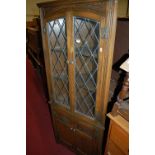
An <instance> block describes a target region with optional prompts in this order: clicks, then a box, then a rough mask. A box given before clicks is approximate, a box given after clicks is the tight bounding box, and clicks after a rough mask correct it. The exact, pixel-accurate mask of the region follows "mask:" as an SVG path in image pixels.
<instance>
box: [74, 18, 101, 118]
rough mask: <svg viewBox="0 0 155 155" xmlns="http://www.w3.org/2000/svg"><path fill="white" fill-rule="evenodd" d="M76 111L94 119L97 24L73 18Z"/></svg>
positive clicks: (97, 41)
mask: <svg viewBox="0 0 155 155" xmlns="http://www.w3.org/2000/svg"><path fill="white" fill-rule="evenodd" d="M74 39H75V41H74V49H75V60H76V65H75V73H76V74H75V86H76V111H77V112H80V113H82V114H84V115H86V116H89V117H92V118H93V117H94V114H95V104H96V81H97V70H98V49H99V23H98V22H96V21H94V20H90V19H87V18H80V17H74Z"/></svg>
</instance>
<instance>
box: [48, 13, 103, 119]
mask: <svg viewBox="0 0 155 155" xmlns="http://www.w3.org/2000/svg"><path fill="white" fill-rule="evenodd" d="M91 17H92V18H91ZM100 26H101V23H100V16H97V15H95V16H94V14H89V16H87V13H85V14H83V13H78V15H76V14H74V13H72V12H68V13H66V14H65V15H64V17H60V18H55V19H53V20H49V21H48V22H47V28H48V32H47V36H48V49H49V53H50V64H51V65H50V66H51V67H50V70H51V84H52V96H53V101H54V103H57V104H59V105H63V106H64V107H66V108H68V109H70V111H71V112H76V113H78V114H80V115H81V114H82V115H84V116H86V117H87V118H92V119H94V118H95V116H96V113H97V112H98V111H97V109H96V107H97V105H99V104H100V103H99V101H98V100H97V98H99V92H100V90H99V86H100V81H101V68H103V65H102V66H101V64H102V63H101V62H100V61H101V55H103V54H102V53H101V51H102V48H101V46H100V45H101V36H100V29H101V28H100ZM99 51H100V52H99Z"/></svg>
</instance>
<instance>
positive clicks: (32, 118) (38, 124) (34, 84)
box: [26, 58, 74, 155]
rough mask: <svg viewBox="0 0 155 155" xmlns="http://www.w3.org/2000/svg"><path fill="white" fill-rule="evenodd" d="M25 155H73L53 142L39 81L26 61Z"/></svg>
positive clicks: (47, 111) (45, 103)
mask: <svg viewBox="0 0 155 155" xmlns="http://www.w3.org/2000/svg"><path fill="white" fill-rule="evenodd" d="M26 155H74V153H72V152H71V151H69V150H68V149H67V148H66V147H64V146H63V145H61V144H57V143H56V142H55V138H54V134H53V129H52V124H51V119H50V113H49V109H48V104H47V102H46V99H45V97H44V92H43V87H42V85H41V80H40V77H39V75H38V74H37V72H36V70H34V68H33V67H32V64H31V62H30V60H29V59H28V58H27V60H26Z"/></svg>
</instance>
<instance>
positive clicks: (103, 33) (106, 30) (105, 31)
mask: <svg viewBox="0 0 155 155" xmlns="http://www.w3.org/2000/svg"><path fill="white" fill-rule="evenodd" d="M101 37H102V39H108V37H109V28H108V27H103V28H101Z"/></svg>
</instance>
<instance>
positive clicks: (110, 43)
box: [102, 0, 117, 124]
mask: <svg viewBox="0 0 155 155" xmlns="http://www.w3.org/2000/svg"><path fill="white" fill-rule="evenodd" d="M106 12H107V15H106V16H107V17H106V28H107V34H106V36H107V37H105V49H106V52H105V64H106V65H105V69H104V72H103V74H104V76H105V80H104V84H103V86H104V87H103V88H102V90H103V99H102V101H103V103H102V105H103V106H102V122H103V124H104V121H105V117H106V116H105V115H106V112H107V104H108V96H109V86H110V78H111V70H112V61H113V51H114V43H115V33H116V22H117V1H116V0H110V1H108V2H107V11H106Z"/></svg>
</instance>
